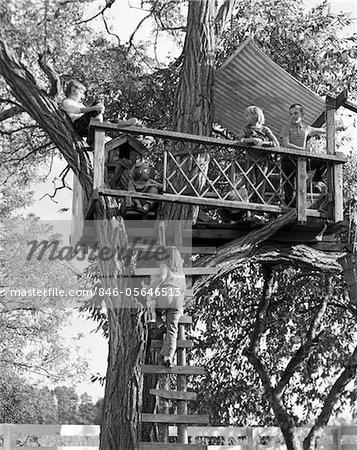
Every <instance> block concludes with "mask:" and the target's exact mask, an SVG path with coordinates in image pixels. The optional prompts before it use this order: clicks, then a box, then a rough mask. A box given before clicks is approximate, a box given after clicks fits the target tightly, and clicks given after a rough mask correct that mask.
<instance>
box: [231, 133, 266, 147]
mask: <svg viewBox="0 0 357 450" xmlns="http://www.w3.org/2000/svg"><path fill="white" fill-rule="evenodd" d="M237 142H238V143H239V144H253V145H258V146H259V145H262V143H263V140H262V139H259V138H250V137H246V134H245V132H244V130H241V131H240V132H239V134H238V141H237Z"/></svg>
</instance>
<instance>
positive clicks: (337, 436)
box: [332, 427, 342, 450]
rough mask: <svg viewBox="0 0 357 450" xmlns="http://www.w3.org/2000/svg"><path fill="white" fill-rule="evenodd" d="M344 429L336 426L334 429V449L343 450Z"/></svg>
mask: <svg viewBox="0 0 357 450" xmlns="http://www.w3.org/2000/svg"><path fill="white" fill-rule="evenodd" d="M341 438H342V430H341V427H338V428H334V429H333V430H332V442H333V450H341V449H342V439H341Z"/></svg>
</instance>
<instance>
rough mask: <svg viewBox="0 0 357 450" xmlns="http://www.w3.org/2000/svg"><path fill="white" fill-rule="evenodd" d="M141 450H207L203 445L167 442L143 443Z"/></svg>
mask: <svg viewBox="0 0 357 450" xmlns="http://www.w3.org/2000/svg"><path fill="white" fill-rule="evenodd" d="M140 450H207V446H206V445H203V444H168V443H165V442H141V443H140Z"/></svg>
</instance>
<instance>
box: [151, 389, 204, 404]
mask: <svg viewBox="0 0 357 450" xmlns="http://www.w3.org/2000/svg"><path fill="white" fill-rule="evenodd" d="M149 394H151V395H157V396H158V397H163V398H167V399H170V400H187V401H190V400H196V399H197V394H196V393H195V392H185V391H167V390H165V389H150V390H149Z"/></svg>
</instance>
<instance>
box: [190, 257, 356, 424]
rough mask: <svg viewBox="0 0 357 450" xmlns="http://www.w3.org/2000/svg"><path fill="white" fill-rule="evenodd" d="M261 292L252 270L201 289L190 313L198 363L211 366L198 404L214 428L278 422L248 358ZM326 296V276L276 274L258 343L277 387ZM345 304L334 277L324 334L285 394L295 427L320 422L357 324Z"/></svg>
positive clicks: (345, 402) (346, 400) (348, 399)
mask: <svg viewBox="0 0 357 450" xmlns="http://www.w3.org/2000/svg"><path fill="white" fill-rule="evenodd" d="M261 289H262V281H261V275H260V273H259V269H258V268H257V267H255V266H250V265H247V266H246V267H244V268H242V269H240V270H239V271H238V270H237V271H234V272H233V273H231V274H230V275H229V276H228V277H227V278H226V279H223V280H220V281H219V282H218V283H217V285H215V287H214V290H213V291H212V292H202V295H201V296H200V297H199V298H198V299H196V300H195V301H194V302H193V304H192V305H191V308H190V310H189V313H191V314H192V315H193V316H194V318H195V321H196V328H195V331H194V333H193V339H194V343H195V345H194V348H195V349H194V350H193V358H194V360H196V361H197V362H199V363H200V364H201V365H204V366H205V367H206V368H207V375H206V376H205V378H204V379H203V380H200V382H199V383H197V384H195V383H194V384H193V388H194V389H196V390H197V389H198V391H199V402H198V403H199V404H200V405H201V406H202V408H203V410H204V411H205V412H207V413H209V414H210V416H211V421H212V423H213V424H225V425H237V426H248V425H249V426H254V425H266V426H271V425H276V423H275V420H274V417H273V416H272V414H271V412H270V408H269V406H268V404H267V401H266V398H265V396H264V395H263V393H264V390H263V388H262V385H261V382H260V380H259V379H258V377H257V374H256V373H255V372H254V371H252V367H251V365H250V363H249V362H248V360H247V358H246V357H245V353H244V352H245V349H246V348H247V346H248V341H249V336H250V334H251V332H252V327H253V321H254V318H255V314H256V308H257V305H258V303H259V300H260V297H261ZM325 295H327V291H326V288H325V282H324V275H323V274H319V273H315V274H311V273H301V272H300V271H295V270H288V271H284V272H282V273H277V274H276V277H275V293H274V296H273V300H272V302H271V305H270V308H269V312H268V318H267V324H266V328H265V330H264V333H263V338H262V339H261V342H260V354H261V357H262V358H263V362H264V365H265V366H266V367H267V370H268V373H269V377H270V379H271V380H272V383H273V385H274V384H275V383H276V382H277V380H279V379H280V376H281V374H282V373H283V371H284V370H285V368H286V365H287V363H288V362H289V360H290V359H291V357H292V356H293V354H294V353H295V352H296V350H297V349H298V348H299V346H300V345H301V344H302V343H303V342H304V340H305V339H306V334H307V330H308V328H309V326H310V323H311V321H312V318H313V316H314V314H315V311H316V308H318V306H319V304H320V301H321V298H322V297H323V296H325ZM297 299H299V300H298V301H297ZM347 305H348V297H347V296H346V292H345V290H344V287H343V284H342V283H341V280H340V279H339V278H335V279H334V282H333V301H332V302H331V303H330V304H329V306H328V309H327V312H326V314H325V316H324V319H323V323H322V329H323V331H322V333H321V334H320V335H319V338H318V340H317V341H316V343H315V344H314V345H313V347H312V350H311V352H310V353H309V356H308V357H307V358H306V359H305V360H304V361H303V362H302V364H300V365H299V367H298V368H297V370H296V372H295V374H294V376H293V378H292V379H291V381H290V383H289V385H288V386H287V388H286V390H285V392H284V404H285V406H286V407H287V409H288V412H289V414H290V415H291V416H292V417H295V421H296V425H302V424H306V423H307V422H309V421H311V420H312V419H313V418H314V417H315V415H316V411H318V410H319V409H320V408H321V407H322V405H323V402H324V400H325V398H326V394H327V392H328V391H329V388H330V387H331V386H332V384H333V382H334V380H335V378H336V376H337V375H338V374H339V372H340V370H341V368H342V367H343V364H344V361H345V360H346V358H348V356H349V355H350V352H351V348H352V346H353V343H354V336H355V333H356V331H357V324H356V321H355V318H354V317H353V316H352V315H351V314H350V313H349V312H348V307H347ZM356 387H357V386H356V385H354V386H353V388H352V387H351V388H350V389H349V390H348V391H347V392H345V395H344V397H343V399H342V401H341V403H340V404H339V405H337V409H336V411H335V412H338V411H340V410H343V409H344V408H350V407H352V406H353V404H354V398H355V392H356Z"/></svg>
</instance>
